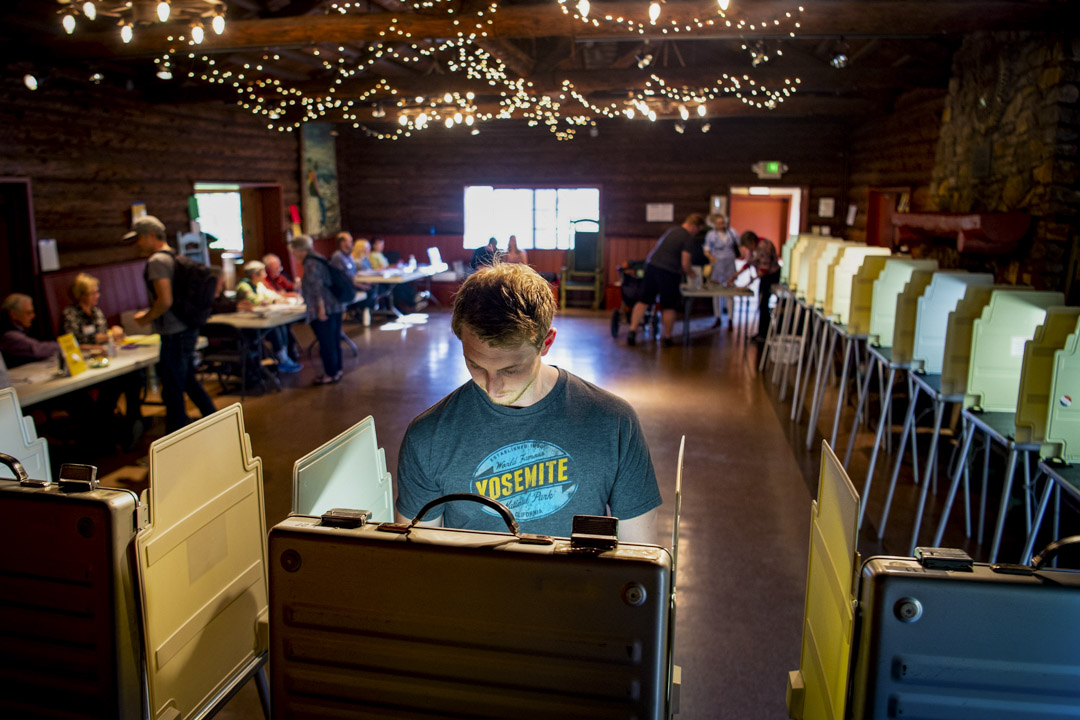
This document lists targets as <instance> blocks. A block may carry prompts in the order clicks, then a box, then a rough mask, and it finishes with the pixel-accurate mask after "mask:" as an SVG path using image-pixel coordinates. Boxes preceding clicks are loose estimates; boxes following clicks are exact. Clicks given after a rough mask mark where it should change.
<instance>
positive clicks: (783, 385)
mask: <svg viewBox="0 0 1080 720" xmlns="http://www.w3.org/2000/svg"><path fill="white" fill-rule="evenodd" d="M802 315H803V309H802V306H801V305H799V303H798V301H796V302H795V312H794V318H793V321H792V325H791V336H790V338H789V340H790V339H794V335H795V333H797V332H798V331H799V322H800V321H801V320H802ZM804 342H806V327H805V324H804V327H803V331H802V336H801V337H800V339H799V368H802V351H803V343H804ZM788 360H789V362H786V363H784V373H783V376H782V377H781V379H780V402H784V398H785V397H786V396H787V385H788V373H790V372H791V365H792V362H791V360H792V358H788Z"/></svg>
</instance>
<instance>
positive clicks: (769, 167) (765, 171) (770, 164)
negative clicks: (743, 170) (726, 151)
mask: <svg viewBox="0 0 1080 720" xmlns="http://www.w3.org/2000/svg"><path fill="white" fill-rule="evenodd" d="M750 169H751V170H753V171H754V174H755V175H757V177H758V179H759V180H779V179H780V178H781V177H782V176H783V174H784V173H786V172H787V171H788V166H787V165H785V164H784V163H782V162H780V161H779V160H762V161H760V162H756V163H754V164H753V165H751V166H750Z"/></svg>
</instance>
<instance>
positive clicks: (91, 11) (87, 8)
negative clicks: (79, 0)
mask: <svg viewBox="0 0 1080 720" xmlns="http://www.w3.org/2000/svg"><path fill="white" fill-rule="evenodd" d="M82 12H83V15H85V16H86V19H87V20H91V21H92V20H93V19H94V18H96V17H97V5H95V4H94V3H93V2H91V0H86V2H84V3H83V6H82Z"/></svg>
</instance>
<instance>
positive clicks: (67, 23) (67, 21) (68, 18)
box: [60, 13, 75, 35]
mask: <svg viewBox="0 0 1080 720" xmlns="http://www.w3.org/2000/svg"><path fill="white" fill-rule="evenodd" d="M60 24H62V25H63V26H64V32H66V33H67V34H68V35H70V34H71V33H73V32H75V16H74V15H72V14H71V13H64V17H62V18H61V19H60Z"/></svg>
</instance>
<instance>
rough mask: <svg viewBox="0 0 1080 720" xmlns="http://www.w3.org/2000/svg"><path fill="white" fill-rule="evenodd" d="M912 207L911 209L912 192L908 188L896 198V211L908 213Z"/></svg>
mask: <svg viewBox="0 0 1080 720" xmlns="http://www.w3.org/2000/svg"><path fill="white" fill-rule="evenodd" d="M910 209H911V193H909V192H908V191H907V190H904V191H903V192H902V193H900V195H899V196H897V198H896V212H898V213H906V212H907V211H908V210H910Z"/></svg>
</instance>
